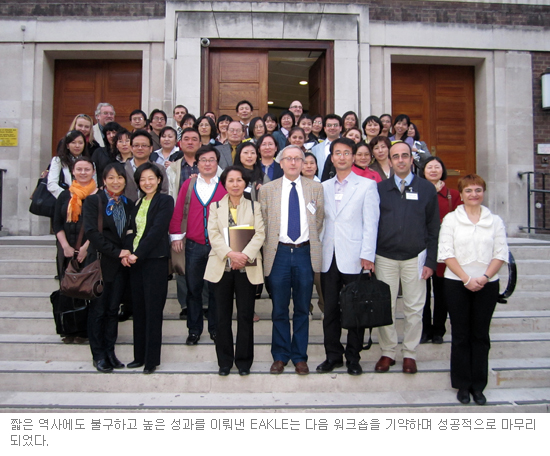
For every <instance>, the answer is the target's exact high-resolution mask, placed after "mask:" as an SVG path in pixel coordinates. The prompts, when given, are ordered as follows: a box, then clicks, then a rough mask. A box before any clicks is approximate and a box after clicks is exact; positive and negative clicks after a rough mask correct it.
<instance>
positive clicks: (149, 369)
mask: <svg viewBox="0 0 550 456" xmlns="http://www.w3.org/2000/svg"><path fill="white" fill-rule="evenodd" d="M156 370H157V366H153V367H145V369H143V373H144V374H153V373H154V372H155V371H156Z"/></svg>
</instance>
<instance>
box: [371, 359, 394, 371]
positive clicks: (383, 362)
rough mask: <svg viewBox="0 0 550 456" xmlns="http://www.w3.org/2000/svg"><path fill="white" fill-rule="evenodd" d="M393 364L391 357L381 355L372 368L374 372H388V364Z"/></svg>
mask: <svg viewBox="0 0 550 456" xmlns="http://www.w3.org/2000/svg"><path fill="white" fill-rule="evenodd" d="M393 365H395V360H394V359H391V358H390V357H388V356H382V357H381V358H380V359H379V360H378V362H377V363H376V366H374V370H375V372H388V371H389V370H390V366H393Z"/></svg>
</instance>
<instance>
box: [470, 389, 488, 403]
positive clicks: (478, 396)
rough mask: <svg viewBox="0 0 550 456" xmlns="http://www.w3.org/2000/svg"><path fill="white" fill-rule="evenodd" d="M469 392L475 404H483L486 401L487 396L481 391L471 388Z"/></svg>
mask: <svg viewBox="0 0 550 456" xmlns="http://www.w3.org/2000/svg"><path fill="white" fill-rule="evenodd" d="M471 393H472V397H473V398H474V402H475V403H476V404H477V405H485V403H486V402H487V398H486V397H485V395H484V394H483V393H482V392H481V391H473V390H472V391H471Z"/></svg>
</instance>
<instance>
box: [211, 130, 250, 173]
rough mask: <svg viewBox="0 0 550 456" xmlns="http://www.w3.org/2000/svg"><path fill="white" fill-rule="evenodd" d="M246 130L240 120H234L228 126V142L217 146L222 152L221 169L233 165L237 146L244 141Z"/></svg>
mask: <svg viewBox="0 0 550 456" xmlns="http://www.w3.org/2000/svg"><path fill="white" fill-rule="evenodd" d="M244 132H245V130H244V126H243V124H242V123H241V122H239V121H238V120H234V121H233V122H231V123H230V124H229V126H228V127H227V142H226V143H225V144H223V145H221V146H216V149H218V152H219V153H220V168H221V169H225V168H227V167H228V166H231V165H232V164H233V162H234V161H235V155H236V154H237V146H238V145H239V144H240V143H242V142H243V139H244Z"/></svg>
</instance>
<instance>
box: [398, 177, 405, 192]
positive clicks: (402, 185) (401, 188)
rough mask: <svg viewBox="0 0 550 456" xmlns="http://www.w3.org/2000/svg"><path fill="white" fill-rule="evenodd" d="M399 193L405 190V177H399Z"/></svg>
mask: <svg viewBox="0 0 550 456" xmlns="http://www.w3.org/2000/svg"><path fill="white" fill-rule="evenodd" d="M399 189H400V190H401V193H403V192H404V191H405V179H401V187H399Z"/></svg>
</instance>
